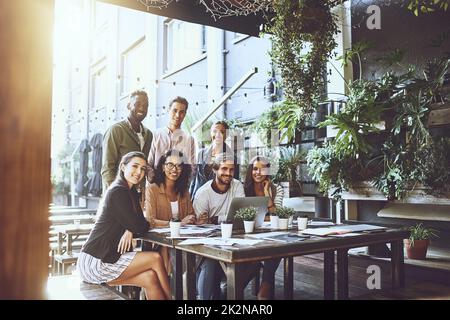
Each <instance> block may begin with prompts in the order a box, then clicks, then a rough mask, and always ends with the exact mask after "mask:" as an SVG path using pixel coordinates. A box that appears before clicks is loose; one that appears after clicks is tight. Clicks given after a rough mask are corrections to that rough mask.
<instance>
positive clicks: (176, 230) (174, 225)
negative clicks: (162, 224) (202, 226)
mask: <svg viewBox="0 0 450 320" xmlns="http://www.w3.org/2000/svg"><path fill="white" fill-rule="evenodd" d="M169 226H170V236H171V237H172V238H174V237H179V236H180V227H181V222H179V221H176V222H175V221H170V222H169Z"/></svg>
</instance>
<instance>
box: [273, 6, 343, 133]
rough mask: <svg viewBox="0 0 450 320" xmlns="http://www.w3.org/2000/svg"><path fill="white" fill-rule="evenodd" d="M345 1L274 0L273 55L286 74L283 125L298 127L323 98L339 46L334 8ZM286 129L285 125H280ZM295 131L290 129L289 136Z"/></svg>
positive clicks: (281, 71)
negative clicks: (327, 73)
mask: <svg viewBox="0 0 450 320" xmlns="http://www.w3.org/2000/svg"><path fill="white" fill-rule="evenodd" d="M341 2H342V1H332V0H328V1H317V0H300V1H291V0H274V1H273V2H272V8H273V11H274V13H275V14H274V15H273V18H272V20H271V21H270V24H271V25H270V26H269V29H268V32H269V33H270V34H271V35H272V36H271V38H272V45H273V46H272V51H271V58H272V61H273V62H274V64H276V65H277V67H278V69H279V70H280V74H281V77H282V87H283V91H284V93H285V103H283V106H284V109H285V111H286V113H288V114H289V116H286V117H285V118H284V119H283V120H282V121H280V124H284V125H287V127H290V128H296V127H297V125H298V124H299V123H303V122H304V120H306V119H307V118H308V117H310V115H311V113H312V112H313V111H314V109H315V107H316V106H317V102H318V101H319V100H321V98H323V95H324V91H325V90H324V88H325V76H324V74H325V70H326V67H325V66H326V63H327V61H328V59H329V58H330V57H331V54H332V51H333V49H334V48H335V47H336V42H335V40H334V36H335V34H337V32H338V27H337V23H336V17H335V15H333V14H332V13H331V8H333V7H334V6H336V5H337V4H338V3H341ZM278 128H279V129H283V128H285V127H278ZM293 133H295V131H291V130H289V131H287V133H286V134H287V135H288V138H292V137H293V135H292V134H293Z"/></svg>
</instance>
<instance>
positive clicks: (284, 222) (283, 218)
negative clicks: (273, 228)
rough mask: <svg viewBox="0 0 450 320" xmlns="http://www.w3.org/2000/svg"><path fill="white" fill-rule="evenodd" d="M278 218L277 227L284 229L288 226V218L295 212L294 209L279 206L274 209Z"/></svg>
mask: <svg viewBox="0 0 450 320" xmlns="http://www.w3.org/2000/svg"><path fill="white" fill-rule="evenodd" d="M276 213H277V216H278V218H279V219H280V220H279V228H280V229H283V230H286V229H287V228H288V223H289V218H290V217H292V216H293V215H294V214H295V211H294V209H292V208H288V207H279V208H277V209H276Z"/></svg>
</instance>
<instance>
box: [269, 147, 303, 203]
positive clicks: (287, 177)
mask: <svg viewBox="0 0 450 320" xmlns="http://www.w3.org/2000/svg"><path fill="white" fill-rule="evenodd" d="M280 155H281V157H280V160H279V161H278V170H277V173H276V174H275V176H274V179H273V180H274V181H275V182H279V183H281V182H289V189H290V190H289V193H290V194H289V196H300V195H301V194H302V193H303V192H302V183H301V180H300V177H301V172H300V170H301V167H300V165H301V164H303V163H304V162H305V160H306V157H305V153H304V152H302V151H300V150H299V149H298V148H296V147H283V148H281V149H280Z"/></svg>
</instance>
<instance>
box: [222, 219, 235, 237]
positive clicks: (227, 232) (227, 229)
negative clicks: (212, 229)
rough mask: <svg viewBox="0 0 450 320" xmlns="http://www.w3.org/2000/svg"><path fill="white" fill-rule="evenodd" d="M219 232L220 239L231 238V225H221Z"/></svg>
mask: <svg viewBox="0 0 450 320" xmlns="http://www.w3.org/2000/svg"><path fill="white" fill-rule="evenodd" d="M220 230H221V231H222V238H224V239H228V238H231V235H232V234H233V224H231V223H222V224H221V225H220Z"/></svg>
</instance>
